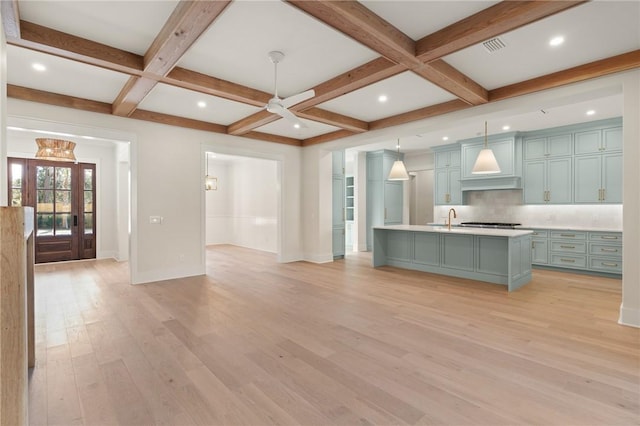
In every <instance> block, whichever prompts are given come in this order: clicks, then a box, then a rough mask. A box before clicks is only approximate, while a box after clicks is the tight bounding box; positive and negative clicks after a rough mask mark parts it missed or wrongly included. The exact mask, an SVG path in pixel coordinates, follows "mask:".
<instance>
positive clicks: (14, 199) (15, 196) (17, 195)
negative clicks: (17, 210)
mask: <svg viewBox="0 0 640 426" xmlns="http://www.w3.org/2000/svg"><path fill="white" fill-rule="evenodd" d="M21 205H22V189H12V190H11V206H13V207H20V206H21Z"/></svg>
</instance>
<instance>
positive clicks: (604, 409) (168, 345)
mask: <svg viewBox="0 0 640 426" xmlns="http://www.w3.org/2000/svg"><path fill="white" fill-rule="evenodd" d="M207 261H208V265H209V267H208V274H207V276H203V277H194V278H188V279H178V280H170V281H165V282H162V283H155V284H148V285H139V286H131V285H129V284H128V269H127V268H128V266H127V265H126V264H118V263H116V262H114V261H88V262H77V263H67V264H51V265H41V266H38V267H37V269H36V327H37V329H36V339H37V353H36V356H37V358H36V367H35V369H33V371H32V373H31V378H30V384H29V392H30V407H29V415H30V423H31V424H33V425H45V424H50V425H54V424H56V425H75V424H78V425H79V424H86V425H115V424H121V425H151V424H159V425H191V424H197V425H276V424H277V425H372V424H377V425H401V424H414V425H426V424H455V425H463V424H474V425H513V424H538V425H587V424H588V425H614V424H621V425H628V424H640V402H639V398H640V383H639V371H640V330H639V329H634V328H630V327H624V326H621V325H618V324H617V318H618V310H619V307H620V300H621V295H620V294H621V290H620V287H621V283H620V280H615V279H607V278H599V277H590V276H586V275H576V274H568V273H558V272H551V271H542V270H535V271H534V274H533V281H532V282H531V283H529V284H528V285H526V286H525V287H523V288H522V289H520V290H518V291H516V292H513V293H507V291H506V289H505V288H504V287H502V286H498V285H493V284H484V283H478V282H474V281H468V280H463V279H456V278H450V277H443V276H438V275H433V274H426V273H421V272H414V271H405V270H400V269H394V268H390V267H384V268H379V269H373V268H371V267H370V262H371V258H370V255H369V254H367V253H359V254H354V255H351V256H348V258H347V259H346V260H343V261H337V262H334V263H331V264H323V265H316V264H310V263H302V262H300V263H290V264H278V263H276V261H275V256H274V255H271V254H268V253H263V252H258V251H253V250H248V249H243V248H238V247H233V246H216V247H212V248H209V249H208V251H207Z"/></svg>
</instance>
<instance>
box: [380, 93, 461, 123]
mask: <svg viewBox="0 0 640 426" xmlns="http://www.w3.org/2000/svg"><path fill="white" fill-rule="evenodd" d="M471 107H472V105H469V104H468V103H466V102H464V101H463V100H461V99H454V100H452V101H448V102H443V103H441V104H437V105H431V106H428V107H424V108H420V109H417V110H414V111H409V112H405V113H403V114H398V115H394V116H392V117H387V118H382V119H380V120H376V121H372V122H371V123H369V129H371V130H379V129H385V128H387V127H393V126H399V125H400V124H406V123H410V122H412V121H418V120H424V119H425V118H431V117H435V116H438V115H443V114H448V113H450V112H455V111H460V110H462V109H466V108H471Z"/></svg>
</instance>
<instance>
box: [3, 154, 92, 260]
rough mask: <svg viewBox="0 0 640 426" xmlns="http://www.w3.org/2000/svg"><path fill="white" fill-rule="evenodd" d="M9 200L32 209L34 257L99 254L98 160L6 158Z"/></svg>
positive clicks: (68, 256)
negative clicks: (85, 161) (96, 225)
mask: <svg viewBox="0 0 640 426" xmlns="http://www.w3.org/2000/svg"><path fill="white" fill-rule="evenodd" d="M7 163H8V173H9V176H8V182H9V205H10V206H30V207H33V209H34V228H35V235H36V237H35V262H36V263H46V262H59V261H65V260H80V259H95V257H96V229H95V228H96V227H95V226H94V224H95V216H96V209H95V206H96V165H95V164H89V163H67V162H58V161H44V160H37V159H24V158H8V159H7Z"/></svg>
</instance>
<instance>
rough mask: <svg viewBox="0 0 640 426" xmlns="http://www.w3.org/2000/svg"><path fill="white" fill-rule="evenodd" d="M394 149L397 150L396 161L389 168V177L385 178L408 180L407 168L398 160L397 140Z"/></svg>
mask: <svg viewBox="0 0 640 426" xmlns="http://www.w3.org/2000/svg"><path fill="white" fill-rule="evenodd" d="M396 148H397V150H398V159H397V160H396V161H394V162H393V166H391V171H390V172H389V177H387V180H409V173H407V168H406V167H405V165H404V163H403V162H402V160H401V159H400V139H398V144H397V145H396Z"/></svg>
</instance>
